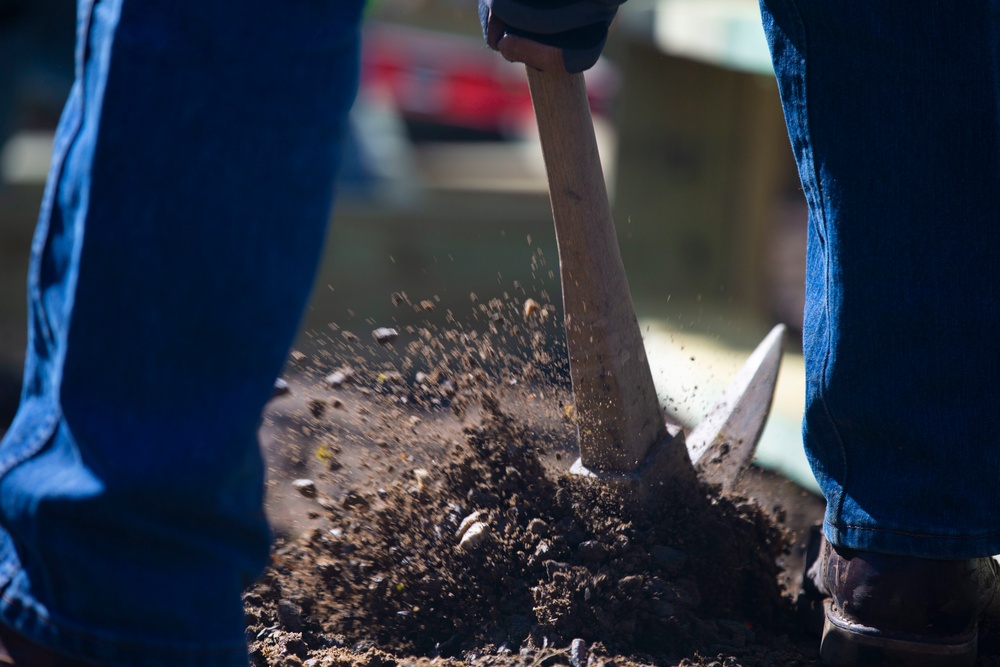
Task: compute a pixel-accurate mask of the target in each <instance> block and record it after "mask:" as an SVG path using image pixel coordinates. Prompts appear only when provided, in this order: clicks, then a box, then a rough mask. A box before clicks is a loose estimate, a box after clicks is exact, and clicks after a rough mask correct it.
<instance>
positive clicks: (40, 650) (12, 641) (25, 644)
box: [0, 624, 100, 667]
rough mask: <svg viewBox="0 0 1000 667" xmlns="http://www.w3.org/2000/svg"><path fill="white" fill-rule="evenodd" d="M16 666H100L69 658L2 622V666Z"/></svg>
mask: <svg viewBox="0 0 1000 667" xmlns="http://www.w3.org/2000/svg"><path fill="white" fill-rule="evenodd" d="M2 665H14V666H15V667H100V665H98V664H97V663H93V662H84V661H82V660H75V659H73V658H67V657H65V656H63V655H60V654H58V653H55V652H54V651H51V650H49V649H47V648H45V647H44V646H41V645H39V644H36V643H35V642H33V641H31V640H29V639H25V638H24V637H22V636H21V635H19V634H17V633H16V632H14V631H13V630H11V629H10V628H8V627H6V626H4V625H2V624H0V666H2Z"/></svg>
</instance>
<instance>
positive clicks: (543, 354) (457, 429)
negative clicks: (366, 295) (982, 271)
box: [245, 296, 821, 667]
mask: <svg viewBox="0 0 1000 667" xmlns="http://www.w3.org/2000/svg"><path fill="white" fill-rule="evenodd" d="M401 301H402V303H401V304H400V305H401V307H402V308H410V307H412V308H414V309H415V310H419V309H421V308H426V309H427V310H428V311H430V310H432V309H433V307H434V306H433V304H432V303H428V302H424V303H423V304H419V303H418V304H411V303H409V301H408V300H406V299H405V296H404V297H401ZM475 315H476V316H475V317H474V318H473V319H472V320H470V321H469V322H467V323H464V324H459V323H457V322H456V321H455V319H454V318H452V317H449V318H448V323H447V324H445V325H444V326H441V327H421V326H408V327H400V328H397V329H394V330H392V331H387V330H376V329H375V327H372V330H370V331H369V332H365V333H364V334H354V333H345V332H341V331H332V332H331V333H330V334H329V335H328V336H327V338H326V340H324V341H322V344H321V345H318V346H317V349H318V350H320V351H319V352H318V353H316V354H311V355H294V356H293V366H292V367H291V369H290V373H289V382H290V392H289V393H288V394H287V395H285V396H281V397H278V398H276V399H275V400H274V401H273V402H272V406H271V410H270V412H269V415H268V419H267V424H266V426H265V429H264V438H265V441H266V442H267V443H269V444H268V447H267V449H268V452H269V459H270V465H271V481H270V482H269V485H270V488H269V498H270V501H269V502H270V506H271V513H272V516H273V517H274V520H275V523H276V525H277V527H278V529H279V532H280V534H281V536H280V537H279V539H278V540H277V542H276V544H275V548H274V554H273V562H272V564H271V567H270V568H269V570H268V572H267V573H266V575H265V576H264V578H263V579H262V580H261V581H260V582H259V583H258V584H257V585H255V586H254V587H252V588H251V589H250V590H248V591H247V593H246V597H245V600H246V615H247V636H248V638H249V639H250V642H251V656H252V663H253V664H254V665H256V666H264V665H310V666H329V665H352V664H361V665H372V666H383V665H408V664H438V665H458V664H465V665H573V666H574V667H576V666H578V665H588V664H590V665H623V666H624V665H648V664H657V665H688V666H694V665H704V666H709V665H711V666H726V667H735V666H751V665H810V664H817V662H816V657H817V656H816V650H815V645H816V641H815V638H814V637H812V636H810V635H809V633H808V631H807V628H806V626H807V625H809V624H808V623H805V622H804V621H803V616H802V615H801V614H800V613H799V612H798V611H797V610H796V607H795V604H794V594H795V592H796V591H797V589H798V581H797V577H798V573H799V572H800V571H801V570H800V568H801V558H802V550H803V545H804V540H805V535H806V533H807V531H808V527H809V525H811V524H812V523H813V522H814V521H815V520H816V518H817V517H818V515H819V511H820V509H821V507H820V504H819V502H818V501H817V500H816V499H815V498H813V497H812V496H809V495H808V494H804V493H803V492H801V491H799V490H798V489H796V488H795V487H794V486H792V485H790V484H788V483H786V482H784V481H782V480H780V479H777V478H775V477H773V476H769V475H767V474H765V473H762V472H759V471H752V472H751V473H750V474H749V475H748V476H747V479H746V480H745V481H744V483H743V486H742V487H741V490H740V493H739V494H737V495H727V496H723V495H720V494H719V493H718V492H717V490H715V489H711V488H702V489H700V490H699V491H698V492H697V493H696V494H695V495H694V496H693V497H692V496H685V497H678V496H672V495H671V494H670V493H667V494H665V496H664V498H663V503H662V505H661V506H660V507H659V508H657V509H654V510H650V511H647V512H637V511H635V508H633V507H629V506H628V503H627V502H624V501H623V500H622V499H621V498H619V497H616V496H614V495H613V494H611V493H609V491H608V490H607V489H605V488H603V487H601V486H599V485H597V484H594V483H593V482H589V481H588V480H585V479H580V478H576V477H570V476H569V475H567V474H566V472H565V471H566V469H567V468H568V467H569V464H570V463H571V462H572V459H573V458H574V453H573V447H574V444H573V443H574V426H573V417H574V414H573V405H572V395H571V393H570V392H569V390H568V387H567V380H566V377H567V374H566V371H565V368H564V364H563V363H561V362H559V361H558V360H559V359H561V355H560V345H559V343H558V340H559V338H560V332H559V328H558V326H557V325H556V324H555V323H554V320H555V319H557V316H556V313H555V310H554V309H553V308H552V307H551V306H547V305H545V304H540V303H535V302H534V301H532V302H528V303H527V304H525V302H520V301H516V300H511V301H509V302H501V301H493V302H490V303H487V304H477V305H476V311H475Z"/></svg>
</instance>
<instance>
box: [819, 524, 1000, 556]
mask: <svg viewBox="0 0 1000 667" xmlns="http://www.w3.org/2000/svg"><path fill="white" fill-rule="evenodd" d="M823 532H824V534H825V535H826V538H827V539H828V540H829V541H830V543H831V544H833V545H834V546H838V547H845V548H848V549H855V550H857V551H872V552H875V553H882V554H891V555H895V556H909V557H913V558H931V559H936V560H964V559H967V558H984V557H988V556H993V555H996V554H1000V532H994V533H985V534H980V535H940V534H937V535H936V534H932V533H926V532H921V531H905V530H888V529H884V528H872V527H868V526H855V525H843V524H841V525H838V524H834V523H831V522H829V521H825V522H824V523H823Z"/></svg>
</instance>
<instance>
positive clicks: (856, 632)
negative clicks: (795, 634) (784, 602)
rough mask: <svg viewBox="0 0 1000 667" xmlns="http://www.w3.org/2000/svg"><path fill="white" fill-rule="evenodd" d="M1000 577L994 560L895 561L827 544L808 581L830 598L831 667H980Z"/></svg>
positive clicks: (999, 605)
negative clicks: (986, 620) (982, 631)
mask: <svg viewBox="0 0 1000 667" xmlns="http://www.w3.org/2000/svg"><path fill="white" fill-rule="evenodd" d="M998 573H1000V567H998V566H997V563H996V562H994V561H993V559H992V558H974V559H970V560H929V559H925V558H908V557H902V556H889V555H885V554H877V553H872V552H866V551H852V550H849V549H840V548H836V549H835V548H834V547H833V546H831V545H830V543H829V542H827V541H826V540H825V539H824V540H823V544H822V547H821V549H820V554H819V558H818V559H817V561H816V562H815V564H814V565H813V567H812V568H810V570H809V573H808V574H809V577H810V578H811V579H812V582H813V583H814V584H815V585H816V587H817V588H818V589H819V591H820V592H821V593H822V594H824V595H825V596H826V600H825V601H824V615H825V619H824V624H823V639H822V642H821V644H820V655H821V656H822V658H823V662H824V664H826V665H830V666H831V667H841V666H843V667H859V666H867V665H907V666H914V667H917V666H919V667H939V666H940V667H945V666H947V667H965V666H966V665H970V666H971V665H973V664H974V663H975V662H976V650H977V640H978V634H979V620H980V619H981V618H982V617H983V616H984V615H985V614H987V613H993V614H996V613H998V612H1000V580H998Z"/></svg>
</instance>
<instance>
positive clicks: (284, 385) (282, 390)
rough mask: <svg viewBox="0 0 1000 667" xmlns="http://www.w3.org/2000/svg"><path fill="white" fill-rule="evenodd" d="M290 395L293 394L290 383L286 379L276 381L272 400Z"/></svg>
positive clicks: (272, 391)
mask: <svg viewBox="0 0 1000 667" xmlns="http://www.w3.org/2000/svg"><path fill="white" fill-rule="evenodd" d="M290 393H292V388H291V387H289V386H288V382H286V381H285V379H284V378H278V379H277V380H275V381H274V389H272V390H271V398H277V397H278V396H287V395H288V394H290Z"/></svg>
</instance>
